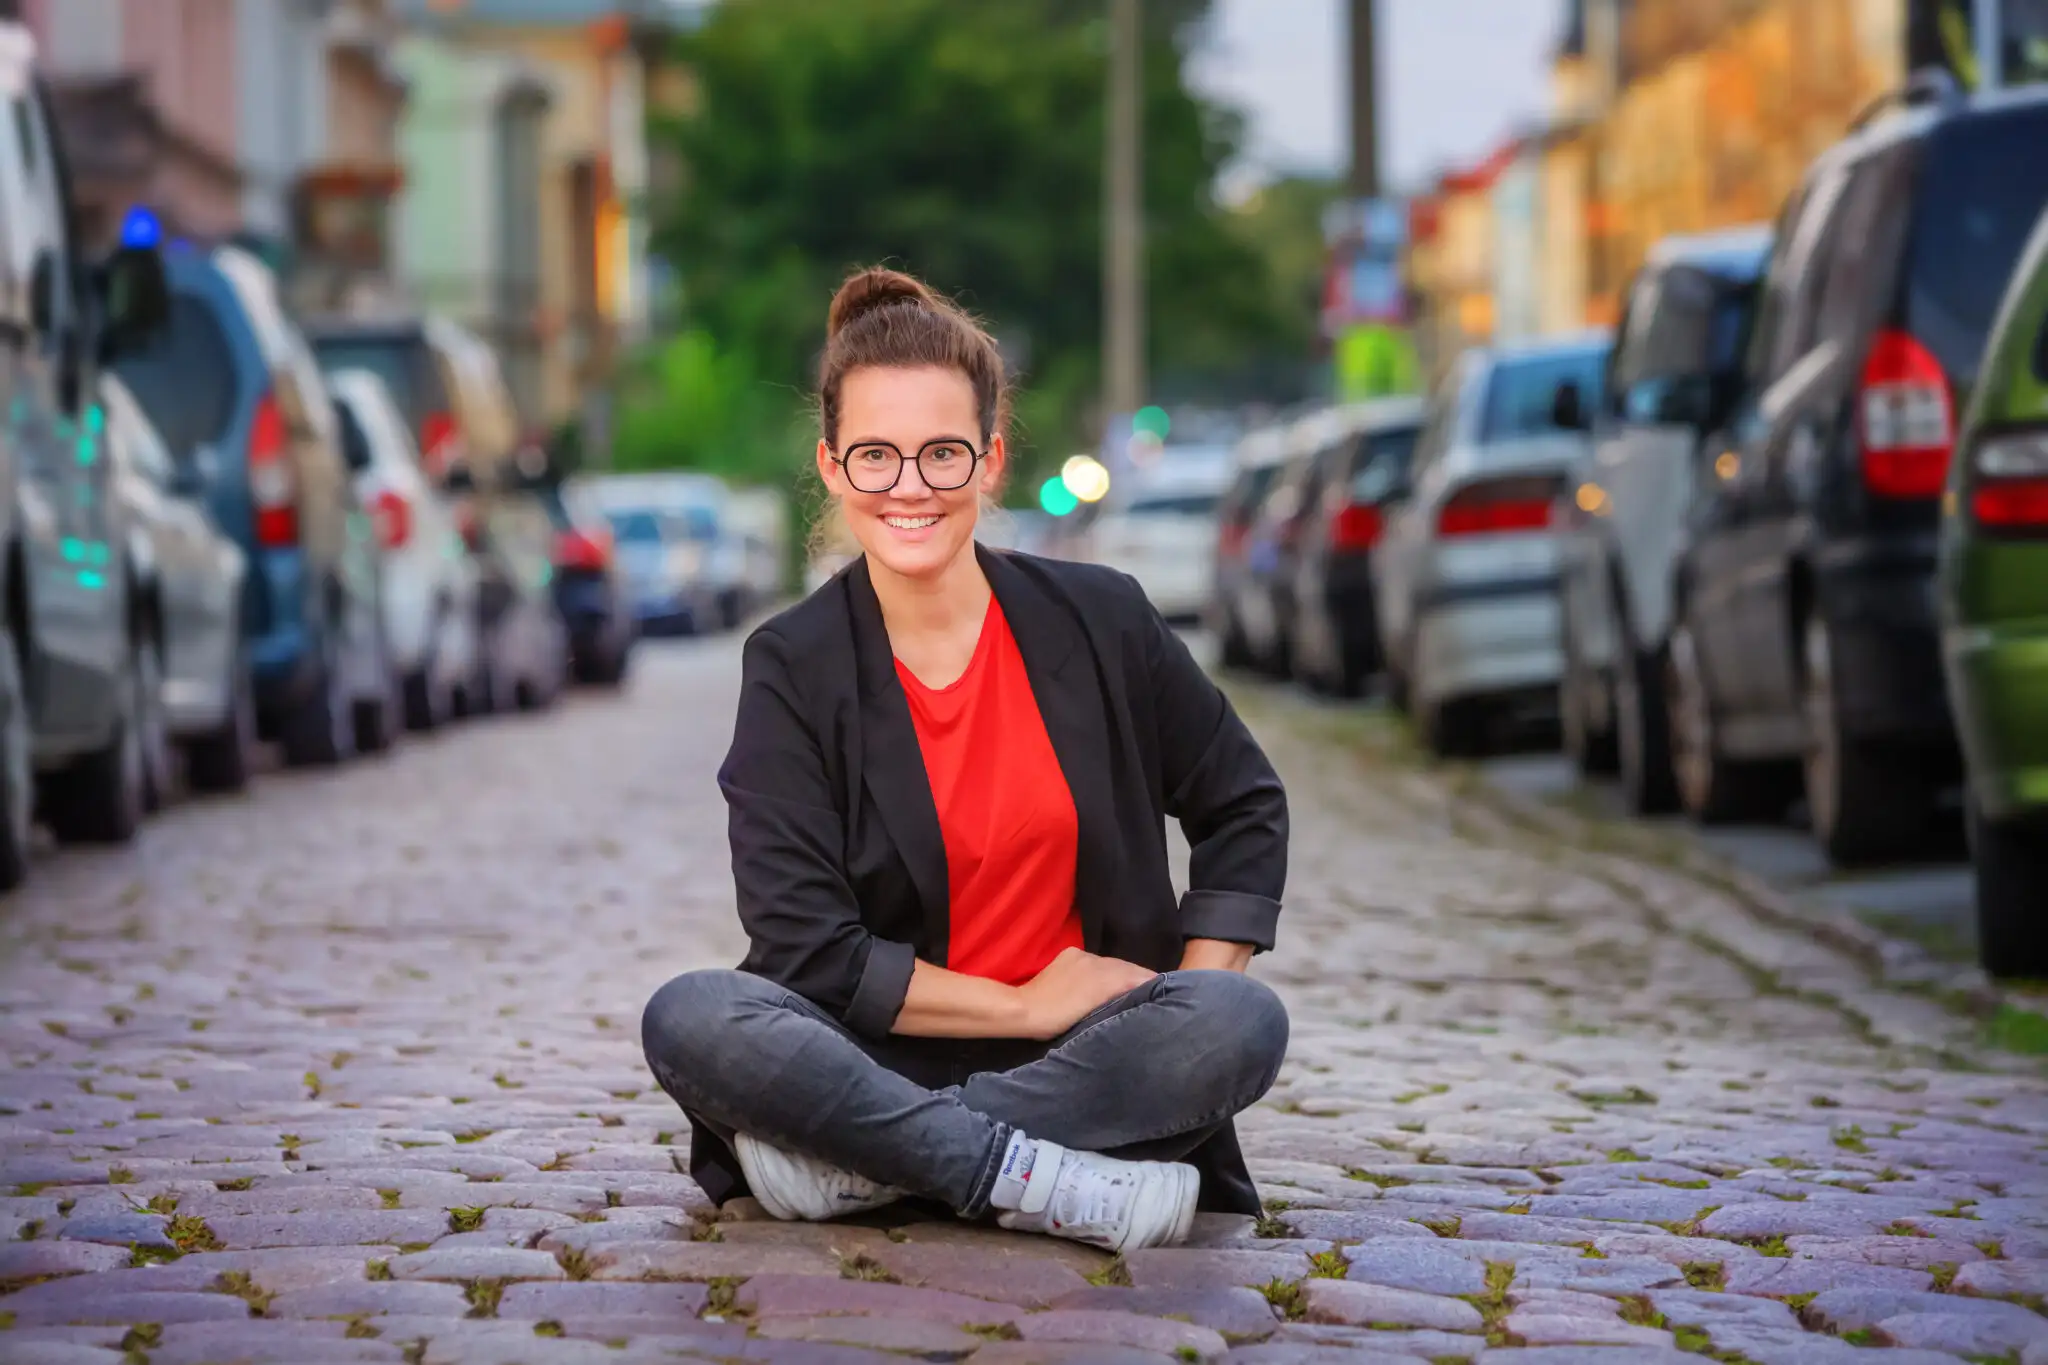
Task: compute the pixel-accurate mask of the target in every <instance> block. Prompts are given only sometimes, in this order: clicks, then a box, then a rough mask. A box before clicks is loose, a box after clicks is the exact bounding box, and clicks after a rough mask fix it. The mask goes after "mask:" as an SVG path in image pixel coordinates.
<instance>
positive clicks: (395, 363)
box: [306, 314, 520, 484]
mask: <svg viewBox="0 0 2048 1365" xmlns="http://www.w3.org/2000/svg"><path fill="white" fill-rule="evenodd" d="M306 337H307V340H308V342H309V343H310V344H311V345H312V347H313V351H314V354H315V355H317V356H318V357H319V358H320V364H321V367H322V368H324V369H326V370H329V371H334V370H342V369H359V370H368V371H370V372H371V373H372V374H374V375H376V376H377V377H378V378H379V379H382V380H383V381H384V384H385V387H386V388H388V389H389V390H390V391H391V397H392V401H394V402H395V403H397V405H398V410H399V411H400V412H401V413H403V414H404V416H405V422H406V425H407V426H408V427H410V428H411V429H412V437H413V441H414V443H415V444H416V445H417V446H418V447H419V451H420V468H421V470H422V471H423V472H424V473H425V474H426V476H427V479H428V481H429V482H430V483H434V484H439V483H441V482H443V481H444V480H445V479H446V478H447V477H448V475H449V472H450V471H451V470H453V469H454V468H455V467H456V466H458V465H461V466H464V467H466V468H467V469H468V470H469V472H470V475H471V476H472V477H475V476H477V475H479V474H494V473H495V472H496V471H497V470H499V469H501V468H502V467H503V466H505V465H507V464H509V463H510V462H511V461H512V459H513V457H514V455H515V454H516V453H517V452H518V450H519V448H520V427H519V414H518V409H517V407H516V406H515V405H514V403H513V401H512V394H511V391H510V390H509V389H508V388H507V387H506V385H505V379H504V373H503V371H502V369H501V368H500V366H499V364H498V358H497V355H496V353H495V352H493V351H492V350H491V348H490V347H489V346H488V345H486V344H485V343H484V342H483V341H482V340H481V339H480V338H478V337H477V336H476V335H475V334H473V333H472V332H470V331H469V330H467V329H466V328H464V327H461V326H459V325H458V324H456V323H454V322H451V321H449V320H448V319H447V318H444V317H440V316H438V315H436V314H426V315H424V316H418V315H401V316H397V317H384V318H335V317H329V318H318V319H315V320H314V321H312V322H310V323H308V324H307V327H306Z"/></svg>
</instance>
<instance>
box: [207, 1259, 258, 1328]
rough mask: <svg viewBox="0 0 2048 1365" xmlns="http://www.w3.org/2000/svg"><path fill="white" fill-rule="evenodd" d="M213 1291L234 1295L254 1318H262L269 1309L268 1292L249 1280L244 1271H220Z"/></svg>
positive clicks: (246, 1272) (247, 1273)
mask: <svg viewBox="0 0 2048 1365" xmlns="http://www.w3.org/2000/svg"><path fill="white" fill-rule="evenodd" d="M213 1290H214V1292H215V1293H216V1294H232V1295H234V1296H235V1297H236V1298H238V1299H240V1300H241V1301H242V1302H243V1303H246V1304H248V1305H249V1312H250V1313H251V1314H252V1315H253V1316H255V1317H259V1318H260V1317H262V1316H263V1315H264V1313H265V1312H267V1311H268V1310H269V1308H270V1299H271V1295H270V1292H269V1291H268V1290H266V1289H264V1288H262V1287H261V1286H260V1285H258V1284H257V1283H256V1282H255V1281H254V1280H252V1279H250V1278H249V1272H248V1271H246V1270H225V1271H222V1272H221V1276H220V1278H219V1279H217V1280H215V1281H214V1282H213Z"/></svg>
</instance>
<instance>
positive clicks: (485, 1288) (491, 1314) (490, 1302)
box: [462, 1280, 505, 1318]
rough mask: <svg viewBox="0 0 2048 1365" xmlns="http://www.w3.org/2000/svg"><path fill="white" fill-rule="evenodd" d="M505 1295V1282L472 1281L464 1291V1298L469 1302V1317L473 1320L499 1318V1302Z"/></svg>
mask: <svg viewBox="0 0 2048 1365" xmlns="http://www.w3.org/2000/svg"><path fill="white" fill-rule="evenodd" d="M504 1294H505V1282H504V1281H503V1280H471V1281H470V1282H469V1283H468V1284H467V1285H466V1286H464V1288H463V1291H462V1297H464V1298H465V1299H468V1300H469V1316H471V1317H473V1318H495V1317H496V1316H498V1300H499V1299H500V1298H502V1297H504Z"/></svg>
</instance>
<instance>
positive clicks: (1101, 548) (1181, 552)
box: [1088, 452, 1234, 624]
mask: <svg viewBox="0 0 2048 1365" xmlns="http://www.w3.org/2000/svg"><path fill="white" fill-rule="evenodd" d="M1233 473H1234V471H1233V470H1232V469H1231V467H1230V464H1229V462H1228V453H1227V452H1224V453H1223V455H1222V457H1221V458H1219V459H1217V460H1214V461H1209V462H1187V463H1186V464H1182V465H1176V466H1173V467H1164V466H1162V467H1160V468H1157V469H1155V470H1152V471H1148V472H1147V473H1145V474H1142V475H1139V476H1138V477H1137V479H1136V481H1135V485H1136V486H1135V489H1134V491H1132V492H1131V493H1130V494H1129V495H1127V496H1122V497H1117V501H1116V502H1115V503H1114V505H1112V506H1111V507H1109V508H1108V510H1106V511H1105V512H1104V513H1103V514H1102V515H1101V516H1100V517H1098V518H1097V519H1096V522H1095V524H1094V525H1093V526H1092V527H1090V528H1089V529H1088V542H1089V552H1090V557H1091V558H1093V559H1094V560H1096V561H1097V562H1098V563H1102V564H1107V565H1109V566H1110V567H1112V568H1115V569H1120V570H1122V571H1123V572H1124V573H1127V574H1129V575H1131V577H1133V578H1135V579H1137V580H1138V584H1139V586H1140V587H1142V588H1144V590H1145V595H1146V596H1147V597H1149V598H1151V599H1152V605H1153V606H1155V607H1157V608H1158V609H1159V611H1160V613H1161V614H1162V615H1163V616H1165V617H1166V619H1167V620H1169V621H1172V622H1175V623H1176V624H1193V623H1194V622H1197V621H1199V620H1201V617H1202V611H1203V609H1204V608H1205V607H1207V606H1208V605H1209V593H1210V591H1211V588H1212V585H1213V584H1214V582H1215V577H1216V566H1215V557H1216V512H1217V508H1218V506H1219V505H1220V504H1221V502H1222V500H1223V494H1224V493H1225V492H1226V491H1227V490H1228V489H1229V487H1230V480H1231V477H1232V475H1233ZM1111 496H1112V497H1116V496H1117V495H1116V491H1115V490H1114V489H1112V490H1111Z"/></svg>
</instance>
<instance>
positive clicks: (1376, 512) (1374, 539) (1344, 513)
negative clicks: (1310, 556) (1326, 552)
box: [1330, 502, 1386, 550]
mask: <svg viewBox="0 0 2048 1365" xmlns="http://www.w3.org/2000/svg"><path fill="white" fill-rule="evenodd" d="M1385 529H1386V522H1385V521H1384V519H1382V518H1381V516H1380V509H1379V508H1377V507H1375V506H1373V505H1372V504H1371V503H1369V502H1347V503H1345V504H1344V505H1343V506H1342V507H1340V508H1338V509H1337V515H1336V516H1335V517H1333V518H1331V520H1330V548H1331V549H1333V550H1370V549H1371V548H1372V547H1373V546H1375V545H1377V544H1379V543H1380V532H1381V531H1383V530H1385Z"/></svg>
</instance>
